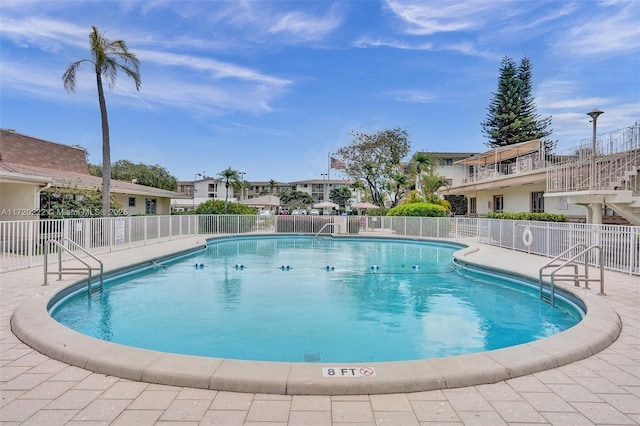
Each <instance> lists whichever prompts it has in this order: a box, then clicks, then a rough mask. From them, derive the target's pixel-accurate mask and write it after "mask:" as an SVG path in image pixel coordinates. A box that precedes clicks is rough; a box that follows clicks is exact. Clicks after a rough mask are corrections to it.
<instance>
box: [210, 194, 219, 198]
mask: <svg viewBox="0 0 640 426" xmlns="http://www.w3.org/2000/svg"><path fill="white" fill-rule="evenodd" d="M209 198H218V194H209Z"/></svg>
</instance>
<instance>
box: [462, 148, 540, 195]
mask: <svg viewBox="0 0 640 426" xmlns="http://www.w3.org/2000/svg"><path fill="white" fill-rule="evenodd" d="M461 166H463V167H464V172H463V173H461V174H458V173H455V171H460V170H462V167H461ZM454 167H455V171H454V173H455V174H454V177H453V186H454V187H457V186H465V185H470V184H477V183H484V182H490V181H495V180H500V179H505V178H511V177H515V176H518V175H525V174H530V173H532V172H535V171H539V170H542V169H544V168H545V160H544V145H543V143H542V142H541V141H540V140H537V139H536V140H532V141H528V142H521V143H518V144H513V145H509V146H504V147H499V148H494V149H492V150H491V151H486V152H484V153H482V154H478V155H474V156H472V157H469V158H466V159H464V160H460V161H456V162H455V163H454Z"/></svg>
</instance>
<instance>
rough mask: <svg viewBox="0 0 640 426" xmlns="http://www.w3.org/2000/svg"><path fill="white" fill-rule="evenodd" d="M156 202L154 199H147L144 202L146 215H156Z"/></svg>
mask: <svg viewBox="0 0 640 426" xmlns="http://www.w3.org/2000/svg"><path fill="white" fill-rule="evenodd" d="M156 201H157V200H156V199H155V198H147V199H146V200H145V208H144V212H145V213H146V214H156Z"/></svg>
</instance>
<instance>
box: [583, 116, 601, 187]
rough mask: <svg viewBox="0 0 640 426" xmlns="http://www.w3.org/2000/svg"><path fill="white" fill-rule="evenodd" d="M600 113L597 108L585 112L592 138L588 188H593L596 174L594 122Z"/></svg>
mask: <svg viewBox="0 0 640 426" xmlns="http://www.w3.org/2000/svg"><path fill="white" fill-rule="evenodd" d="M601 114H604V111H600V110H599V109H597V108H594V109H593V110H591V111H590V112H588V113H587V115H588V116H589V117H591V121H592V122H593V139H592V140H591V177H590V179H589V189H595V183H596V182H595V175H596V149H597V146H596V145H597V140H596V122H597V121H598V117H600V115H601Z"/></svg>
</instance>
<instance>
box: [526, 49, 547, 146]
mask: <svg viewBox="0 0 640 426" xmlns="http://www.w3.org/2000/svg"><path fill="white" fill-rule="evenodd" d="M531 75H532V72H531V62H530V61H529V58H527V57H526V56H525V57H524V58H522V60H521V61H520V66H519V67H518V80H519V81H520V98H521V101H522V111H521V122H522V134H521V142H525V141H530V140H534V139H542V140H543V141H544V144H545V148H546V149H547V150H548V151H549V150H551V149H553V148H554V147H555V145H556V141H550V140H548V139H547V137H548V136H550V135H551V133H553V130H547V128H548V127H549V126H550V125H551V117H550V116H549V117H547V118H540V116H539V115H538V113H537V109H536V103H535V100H534V98H533V95H532V94H531V92H532V87H531Z"/></svg>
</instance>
